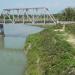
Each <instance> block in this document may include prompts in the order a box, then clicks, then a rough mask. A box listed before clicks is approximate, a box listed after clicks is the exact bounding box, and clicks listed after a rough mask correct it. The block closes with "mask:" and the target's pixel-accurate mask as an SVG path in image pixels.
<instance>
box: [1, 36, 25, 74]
mask: <svg viewBox="0 0 75 75" xmlns="http://www.w3.org/2000/svg"><path fill="white" fill-rule="evenodd" d="M24 41H25V38H21V37H18V38H17V37H0V75H22V73H23V71H24V68H25V67H24V65H25V62H26V59H25V54H24V52H23V51H22V48H23V46H24ZM15 48H16V49H17V50H14V49H15Z"/></svg>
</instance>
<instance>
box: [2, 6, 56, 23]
mask: <svg viewBox="0 0 75 75" xmlns="http://www.w3.org/2000/svg"><path fill="white" fill-rule="evenodd" d="M2 15H3V17H4V19H3V20H4V23H13V24H14V23H24V24H25V23H26V24H50V23H54V24H56V23H57V20H56V19H55V18H54V16H53V14H50V12H49V10H48V8H44V7H41V8H13V9H3V12H2Z"/></svg>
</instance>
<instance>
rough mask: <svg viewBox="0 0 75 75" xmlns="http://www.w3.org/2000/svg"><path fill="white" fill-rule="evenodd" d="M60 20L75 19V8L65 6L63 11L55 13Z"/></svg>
mask: <svg viewBox="0 0 75 75" xmlns="http://www.w3.org/2000/svg"><path fill="white" fill-rule="evenodd" d="M54 16H55V17H56V18H57V19H58V20H59V21H75V8H71V7H68V8H65V9H64V10H63V11H62V12H61V13H57V14H54Z"/></svg>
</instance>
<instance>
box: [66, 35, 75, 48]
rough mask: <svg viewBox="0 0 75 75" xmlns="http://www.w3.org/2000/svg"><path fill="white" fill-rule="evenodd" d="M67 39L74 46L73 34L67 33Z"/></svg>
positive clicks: (74, 37)
mask: <svg viewBox="0 0 75 75" xmlns="http://www.w3.org/2000/svg"><path fill="white" fill-rule="evenodd" d="M67 41H68V42H69V43H70V44H71V45H72V46H73V47H74V48H75V36H74V35H73V34H69V35H68V38H67Z"/></svg>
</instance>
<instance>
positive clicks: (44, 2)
mask: <svg viewBox="0 0 75 75" xmlns="http://www.w3.org/2000/svg"><path fill="white" fill-rule="evenodd" d="M29 7H47V8H49V10H50V12H52V13H58V12H61V11H62V10H63V9H64V8H67V7H73V8H75V0H0V11H1V10H2V9H5V8H29Z"/></svg>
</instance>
